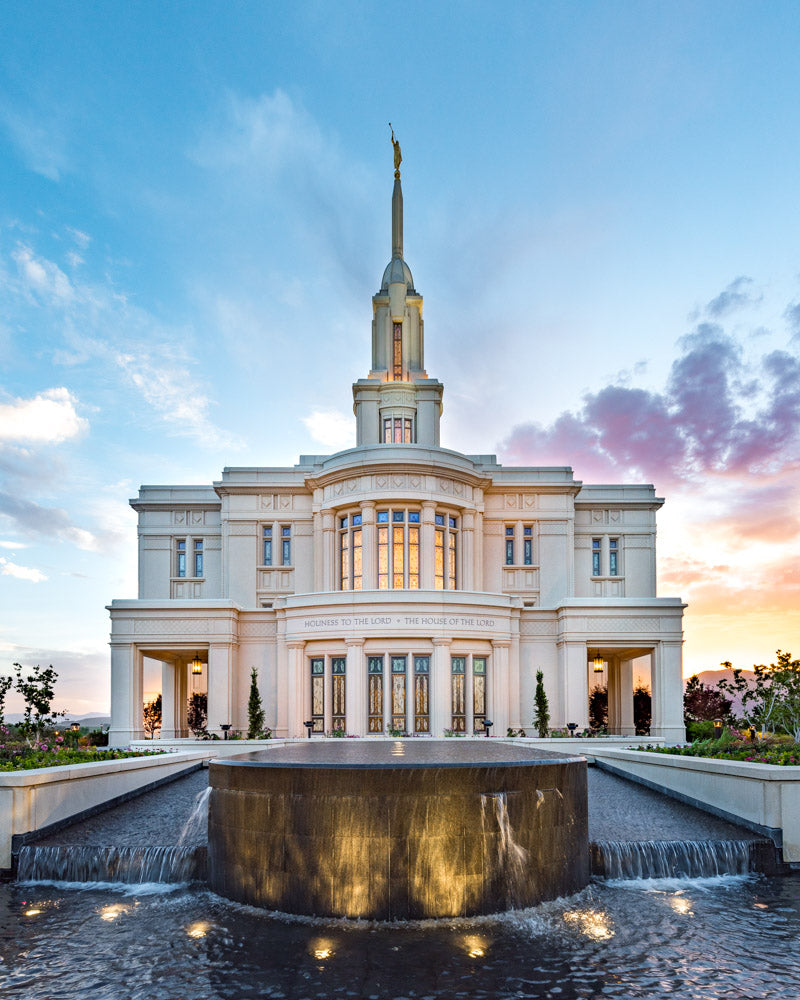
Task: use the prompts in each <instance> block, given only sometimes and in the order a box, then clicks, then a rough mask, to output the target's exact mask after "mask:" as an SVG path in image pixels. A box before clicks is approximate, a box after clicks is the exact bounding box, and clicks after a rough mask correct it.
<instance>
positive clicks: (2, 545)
mask: <svg viewBox="0 0 800 1000" xmlns="http://www.w3.org/2000/svg"><path fill="white" fill-rule="evenodd" d="M27 547H28V546H27V545H26V544H25V542H5V541H2V542H0V549H27Z"/></svg>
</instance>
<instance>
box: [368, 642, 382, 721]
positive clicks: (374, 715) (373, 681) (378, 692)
mask: <svg viewBox="0 0 800 1000" xmlns="http://www.w3.org/2000/svg"><path fill="white" fill-rule="evenodd" d="M367 682H368V686H367V709H368V713H369V714H368V717H367V729H368V731H369V732H370V733H382V732H383V657H382V656H369V657H367Z"/></svg>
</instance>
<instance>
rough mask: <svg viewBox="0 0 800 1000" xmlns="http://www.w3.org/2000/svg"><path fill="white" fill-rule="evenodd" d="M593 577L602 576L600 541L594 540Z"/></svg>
mask: <svg viewBox="0 0 800 1000" xmlns="http://www.w3.org/2000/svg"><path fill="white" fill-rule="evenodd" d="M592 576H600V539H599V538H593V539H592Z"/></svg>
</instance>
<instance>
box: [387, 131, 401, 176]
mask: <svg viewBox="0 0 800 1000" xmlns="http://www.w3.org/2000/svg"><path fill="white" fill-rule="evenodd" d="M389 128H391V129H392V146H393V147H394V176H395V177H396V178H397V179H398V180H399V179H400V164H401V163H402V162H403V154H402V153H401V152H400V143H399V142H398V141H397V139H395V137H394V129H393V128H392V123H391V122H389Z"/></svg>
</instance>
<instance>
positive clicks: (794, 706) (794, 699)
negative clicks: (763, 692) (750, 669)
mask: <svg viewBox="0 0 800 1000" xmlns="http://www.w3.org/2000/svg"><path fill="white" fill-rule="evenodd" d="M776 656H777V659H778V662H777V663H773V664H771V665H770V668H771V670H772V676H773V683H774V684H775V685H776V686H777V687H778V688H779V689H780V698H779V701H778V705H777V710H776V713H775V714H776V721H777V723H778V726H779V727H780V728H781V729H782V730H783V731H784V732H785V733H788V734H789V736H791V737H792V739H793V740H794V741H795V743H800V660H793V659H792V654H791V653H782V652H781V650H778V651H777V653H776Z"/></svg>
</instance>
